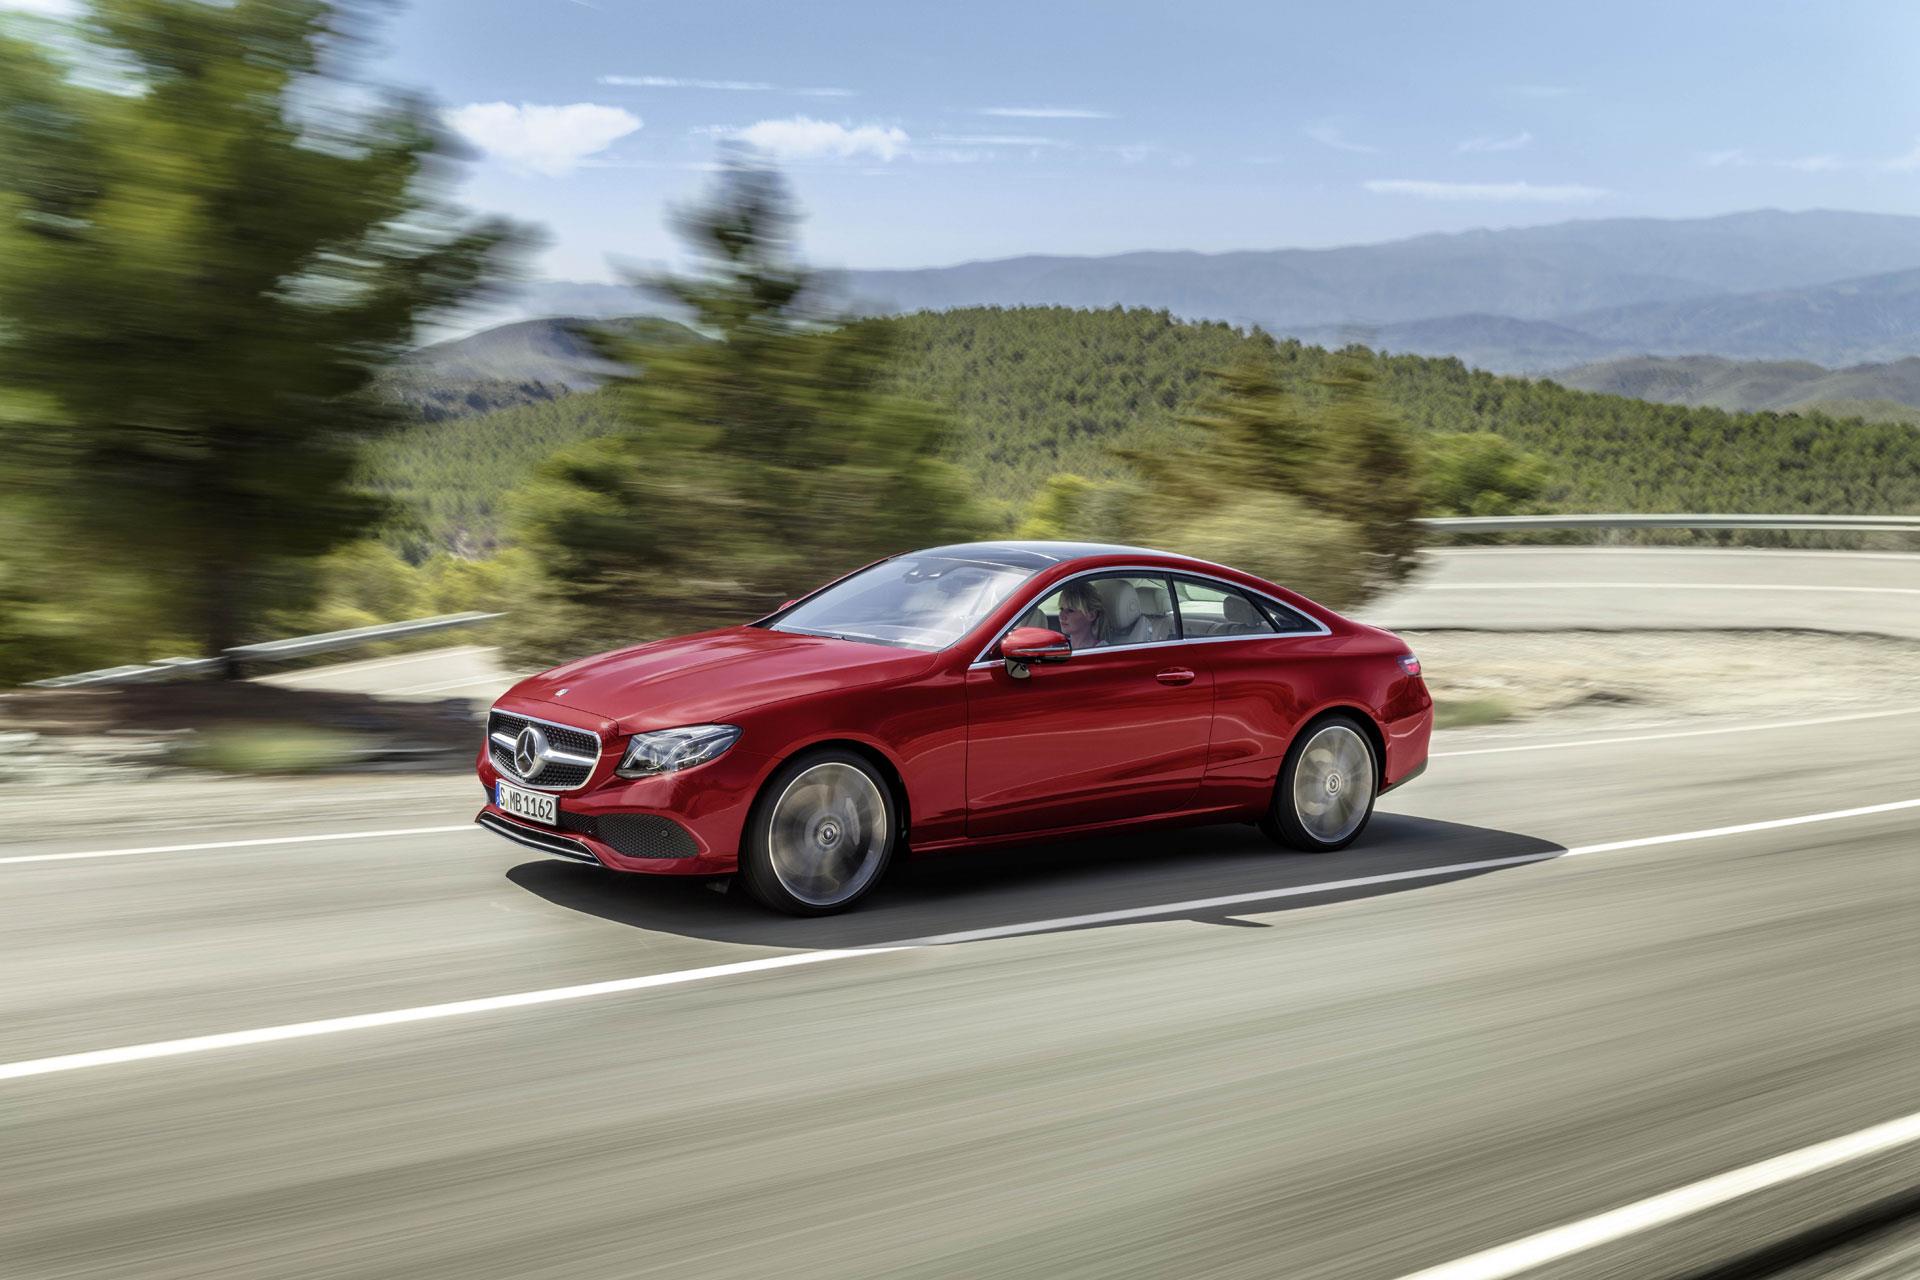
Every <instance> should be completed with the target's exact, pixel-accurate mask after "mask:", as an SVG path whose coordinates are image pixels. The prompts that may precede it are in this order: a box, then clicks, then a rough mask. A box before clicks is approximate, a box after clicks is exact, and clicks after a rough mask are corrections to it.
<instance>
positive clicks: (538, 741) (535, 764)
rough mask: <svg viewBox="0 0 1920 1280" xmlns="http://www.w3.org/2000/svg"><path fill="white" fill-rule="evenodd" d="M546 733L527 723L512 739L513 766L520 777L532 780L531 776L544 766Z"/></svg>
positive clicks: (545, 760)
mask: <svg viewBox="0 0 1920 1280" xmlns="http://www.w3.org/2000/svg"><path fill="white" fill-rule="evenodd" d="M546 763H547V735H546V734H544V733H542V732H540V730H538V729H536V728H534V727H533V726H532V725H528V726H527V727H526V728H524V729H522V730H521V731H520V736H519V737H517V738H515V739H514V740H513V767H514V769H515V770H517V771H518V772H519V774H520V776H521V777H523V778H526V779H527V780H528V781H532V779H533V776H534V775H535V774H537V773H539V772H540V770H541V769H543V768H545V767H546Z"/></svg>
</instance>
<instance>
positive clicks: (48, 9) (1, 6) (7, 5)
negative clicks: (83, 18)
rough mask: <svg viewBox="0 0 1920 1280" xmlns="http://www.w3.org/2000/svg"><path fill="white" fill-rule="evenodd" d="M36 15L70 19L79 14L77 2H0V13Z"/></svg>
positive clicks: (33, 0) (26, 0) (3, 0)
mask: <svg viewBox="0 0 1920 1280" xmlns="http://www.w3.org/2000/svg"><path fill="white" fill-rule="evenodd" d="M9 11H11V12H14V13H38V14H44V15H46V16H47V17H49V18H71V17H72V16H73V15H74V14H76V13H78V12H80V5H79V0H0V13H6V12H9Z"/></svg>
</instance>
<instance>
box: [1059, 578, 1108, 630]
mask: <svg viewBox="0 0 1920 1280" xmlns="http://www.w3.org/2000/svg"><path fill="white" fill-rule="evenodd" d="M1060 608H1061V609H1062V610H1065V609H1078V610H1080V612H1082V613H1090V614H1093V615H1094V616H1095V617H1096V618H1098V619H1099V620H1100V621H1101V622H1105V621H1106V620H1107V602H1106V601H1105V600H1103V599H1101V598H1100V593H1099V592H1098V591H1095V590H1094V589H1093V584H1092V583H1091V582H1088V581H1086V580H1085V579H1082V580H1081V581H1079V582H1069V583H1068V584H1067V585H1066V587H1065V588H1064V589H1062V591H1061V592H1060Z"/></svg>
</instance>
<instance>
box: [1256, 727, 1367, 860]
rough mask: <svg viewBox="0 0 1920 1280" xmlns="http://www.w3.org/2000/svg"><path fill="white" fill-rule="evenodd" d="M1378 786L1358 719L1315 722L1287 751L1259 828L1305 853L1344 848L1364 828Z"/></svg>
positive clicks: (1365, 735) (1365, 736)
mask: <svg viewBox="0 0 1920 1280" xmlns="http://www.w3.org/2000/svg"><path fill="white" fill-rule="evenodd" d="M1379 783H1380V764H1379V761H1377V760H1376V759H1375V758H1374V754H1373V742H1372V740H1371V739H1370V738H1368V736H1367V731H1366V730H1365V729H1364V728H1362V727H1361V725H1360V723H1359V721H1357V720H1355V719H1354V718H1353V717H1351V716H1347V715H1332V716H1327V717H1326V718H1324V719H1321V720H1316V721H1314V722H1313V723H1312V724H1310V725H1308V726H1307V727H1306V728H1305V729H1304V730H1302V731H1301V733H1300V735H1299V737H1297V738H1295V739H1294V742H1293V746H1292V747H1291V748H1290V749H1289V750H1288V751H1287V759H1286V763H1285V764H1283V765H1282V766H1281V767H1280V781H1279V784H1278V785H1277V786H1275V787H1274V790H1273V805H1272V807H1271V808H1270V809H1269V810H1268V811H1267V816H1266V819H1265V821H1263V822H1262V823H1261V824H1260V825H1261V829H1262V830H1264V831H1265V832H1266V833H1267V834H1268V835H1269V836H1271V837H1272V838H1273V839H1275V840H1277V841H1279V842H1280V843H1281V844H1284V845H1287V846H1289V847H1291V848H1294V849H1301V850H1304V851H1306V852H1308V853H1331V852H1333V851H1334V850H1335V849H1344V848H1346V847H1347V846H1348V845H1350V844H1352V843H1353V842H1354V841H1355V840H1357V839H1359V838H1360V833H1361V832H1362V831H1364V830H1366V827H1367V820H1368V819H1369V818H1371V817H1372V816H1373V802H1374V799H1375V797H1376V796H1377V795H1378V794H1379V791H1380V786H1379Z"/></svg>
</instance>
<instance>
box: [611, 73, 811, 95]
mask: <svg viewBox="0 0 1920 1280" xmlns="http://www.w3.org/2000/svg"><path fill="white" fill-rule="evenodd" d="M600 83H601V84H613V85H620V86H622V87H624V88H628V89H727V90H731V91H733V92H735V93H771V92H772V91H773V90H775V89H777V88H779V86H778V85H771V84H768V83H767V82H766V81H764V80H692V79H688V78H686V77H684V76H601V77H600Z"/></svg>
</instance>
